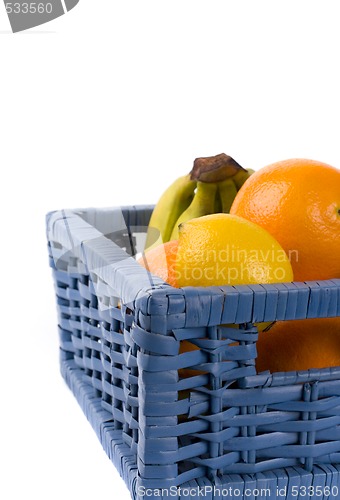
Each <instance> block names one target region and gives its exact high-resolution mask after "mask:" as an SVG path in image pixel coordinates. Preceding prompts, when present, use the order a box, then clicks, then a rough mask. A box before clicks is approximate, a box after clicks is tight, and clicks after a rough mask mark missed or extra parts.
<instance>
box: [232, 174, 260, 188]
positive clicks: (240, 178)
mask: <svg viewBox="0 0 340 500" xmlns="http://www.w3.org/2000/svg"><path fill="white" fill-rule="evenodd" d="M254 172H255V170H252V169H251V168H248V170H244V169H242V170H239V171H238V172H237V174H235V175H234V176H233V181H234V182H235V186H236V189H237V191H239V190H240V189H241V187H242V186H243V184H244V183H245V182H246V180H247V179H248V177H250V176H251V175H252V174H253V173H254Z"/></svg>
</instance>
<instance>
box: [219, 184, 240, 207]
mask: <svg viewBox="0 0 340 500" xmlns="http://www.w3.org/2000/svg"><path fill="white" fill-rule="evenodd" d="M218 191H219V195H220V199H221V205H222V212H223V213H225V214H228V213H229V212H230V207H231V205H232V203H233V201H234V199H235V196H236V195H237V189H236V186H235V184H234V182H233V177H231V178H229V179H226V180H225V181H221V182H219V183H218Z"/></svg>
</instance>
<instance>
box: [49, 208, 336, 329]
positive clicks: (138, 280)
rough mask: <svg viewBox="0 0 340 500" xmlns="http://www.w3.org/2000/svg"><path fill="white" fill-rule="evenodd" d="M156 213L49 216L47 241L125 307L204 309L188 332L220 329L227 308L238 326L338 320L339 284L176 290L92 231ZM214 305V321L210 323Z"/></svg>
mask: <svg viewBox="0 0 340 500" xmlns="http://www.w3.org/2000/svg"><path fill="white" fill-rule="evenodd" d="M152 208H153V205H134V206H125V207H110V208H100V209H96V208H86V209H68V210H57V211H53V212H49V213H48V214H47V215H46V232H47V239H48V241H49V243H50V244H51V243H52V242H56V243H58V244H59V245H62V247H63V248H65V249H66V251H69V252H72V254H73V255H74V256H75V257H78V258H79V259H80V260H81V261H82V262H84V263H85V265H86V267H87V269H88V270H89V272H90V273H91V274H95V275H97V276H98V277H99V278H100V279H101V280H103V281H104V282H105V283H107V284H109V285H110V286H112V288H113V289H114V290H115V291H116V292H117V294H118V296H119V297H120V298H121V300H122V301H123V303H124V304H126V305H132V304H133V306H134V307H137V308H138V309H139V310H140V311H141V312H142V313H143V314H158V315H159V314H164V315H168V314H172V313H173V314H179V313H181V312H184V311H185V310H186V308H187V307H190V303H193V302H195V304H197V303H200V305H201V307H200V311H198V314H197V315H196V318H195V323H194V324H192V325H187V326H205V325H208V324H209V322H210V323H211V324H218V323H216V321H218V320H219V318H218V316H219V315H220V320H221V321H223V314H224V311H225V309H226V307H225V306H226V305H228V306H234V309H235V317H234V321H231V322H235V323H246V322H259V321H261V316H263V315H265V316H266V319H265V320H266V321H275V320H278V319H305V318H316V317H337V316H340V279H332V280H319V281H306V282H295V281H294V282H291V283H275V284H268V285H263V284H258V285H235V286H231V285H226V286H219V287H217V286H209V287H183V288H173V287H171V286H170V285H168V284H167V283H165V282H164V281H163V280H162V279H160V278H159V277H157V276H155V275H153V274H152V273H150V272H149V271H147V270H146V269H144V268H143V267H142V266H140V265H139V264H138V263H137V262H136V260H135V259H134V257H131V256H130V255H128V254H127V253H126V252H125V251H124V250H123V249H122V248H121V247H119V246H118V245H117V244H116V243H113V241H112V240H110V239H109V238H108V237H106V236H105V235H104V234H103V233H102V232H100V231H98V229H96V228H95V227H94V225H93V224H94V223H95V221H96V220H98V218H100V217H103V216H104V215H105V217H107V218H108V219H110V221H111V225H112V224H113V226H112V227H113V228H116V229H117V230H121V229H123V228H124V227H125V229H127V226H128V225H131V226H133V225H135V226H137V225H138V214H139V213H143V212H147V211H148V212H150V210H152ZM114 216H115V219H114ZM86 218H87V219H88V220H90V221H91V222H92V224H91V223H89V222H87V220H86ZM114 220H115V222H114V223H113V221H114ZM144 223H145V221H144ZM145 224H146V223H145ZM52 254H53V249H52ZM55 260H56V258H55ZM301 301H302V302H303V304H304V306H301V303H302V302H301ZM269 303H270V307H269ZM212 304H214V308H215V313H214V318H211V308H212V307H211V305H212ZM283 305H285V314H284V317H282V318H281V317H280V314H279V311H278V308H280V307H281V308H282V307H283ZM229 309H230V307H229ZM260 310H261V311H262V312H261V313H260V312H259V311H260ZM216 311H217V312H216ZM224 319H225V320H227V318H224ZM229 319H230V318H229ZM262 320H263V318H262Z"/></svg>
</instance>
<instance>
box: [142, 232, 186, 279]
mask: <svg viewBox="0 0 340 500" xmlns="http://www.w3.org/2000/svg"><path fill="white" fill-rule="evenodd" d="M177 247H178V241H177V240H173V241H169V242H167V243H163V244H161V245H158V246H157V247H154V248H152V249H150V250H147V251H146V252H145V253H144V254H143V255H142V257H140V258H139V259H138V261H137V262H138V263H139V264H140V265H141V266H143V267H145V268H146V269H147V270H148V271H150V272H151V273H152V274H154V275H155V276H159V277H160V278H161V279H162V280H164V281H165V282H166V283H169V285H171V286H174V287H176V286H177V280H176V269H175V264H176V255H177Z"/></svg>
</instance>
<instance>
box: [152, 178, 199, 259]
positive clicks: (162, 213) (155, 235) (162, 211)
mask: <svg viewBox="0 0 340 500" xmlns="http://www.w3.org/2000/svg"><path fill="white" fill-rule="evenodd" d="M195 188H196V181H195V180H191V178H190V174H187V175H184V176H182V177H179V178H178V179H176V180H175V182H173V183H172V184H171V185H170V186H169V187H168V188H167V189H166V190H165V192H164V193H163V194H162V196H161V197H160V199H159V201H158V202H157V204H156V206H155V208H154V210H153V212H152V215H151V218H150V222H149V227H148V233H147V237H146V243H145V250H146V249H150V248H152V247H155V246H157V245H159V244H161V243H165V242H167V241H169V240H170V236H171V233H172V230H173V228H174V225H175V223H176V221H177V219H178V218H179V216H180V215H181V214H182V213H183V212H184V211H185V210H186V209H187V208H188V206H189V205H190V203H191V202H192V199H193V196H194V191H195Z"/></svg>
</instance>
